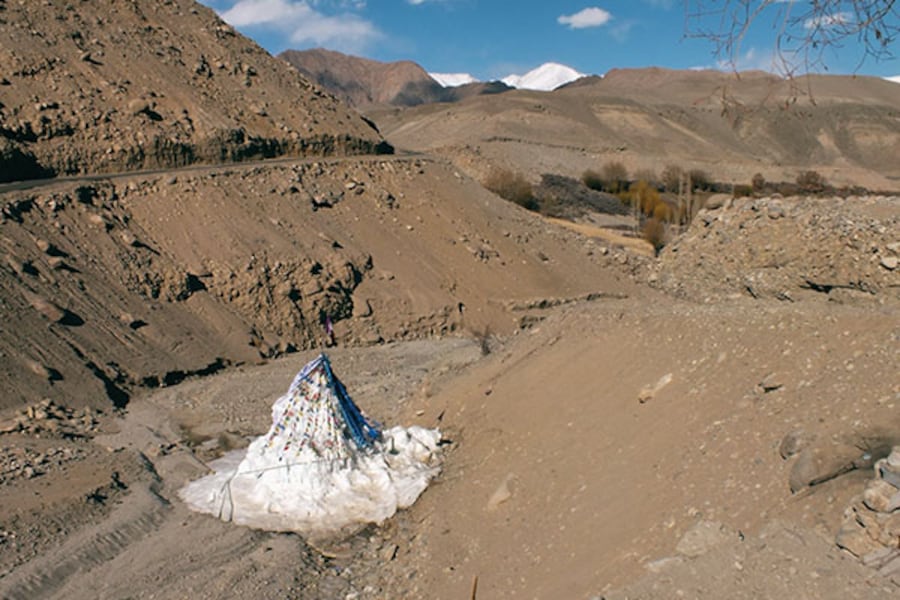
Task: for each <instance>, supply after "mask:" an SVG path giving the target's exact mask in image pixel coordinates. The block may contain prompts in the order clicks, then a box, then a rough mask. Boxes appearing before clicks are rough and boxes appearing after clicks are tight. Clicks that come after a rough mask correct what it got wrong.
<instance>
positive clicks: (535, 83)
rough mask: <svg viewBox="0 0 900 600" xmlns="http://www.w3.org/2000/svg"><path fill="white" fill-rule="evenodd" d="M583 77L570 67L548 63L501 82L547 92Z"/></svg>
mask: <svg viewBox="0 0 900 600" xmlns="http://www.w3.org/2000/svg"><path fill="white" fill-rule="evenodd" d="M584 76H585V75H584V73H579V72H578V71H576V70H575V69H573V68H572V67H567V66H566V65H561V64H559V63H552V62H549V63H544V64H542V65H541V66H539V67H538V68H536V69H533V70H531V71H528V72H527V73H525V74H524V75H509V76H508V77H504V78H503V79H502V80H501V81H503V83H505V84H506V85H508V86H511V87H514V88H519V89H523V90H538V91H543V92H549V91H551V90H555V89H556V88H558V87H559V86H561V85H564V84H566V83H569V82H571V81H575V80H576V79H580V78H582V77H584Z"/></svg>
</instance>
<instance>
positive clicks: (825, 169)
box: [370, 69, 900, 189]
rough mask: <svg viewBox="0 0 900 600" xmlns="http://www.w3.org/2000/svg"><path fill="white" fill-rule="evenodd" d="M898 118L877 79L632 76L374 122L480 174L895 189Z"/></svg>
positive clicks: (400, 141) (896, 97)
mask: <svg viewBox="0 0 900 600" xmlns="http://www.w3.org/2000/svg"><path fill="white" fill-rule="evenodd" d="M898 111H900V94H897V84H895V83H892V82H888V81H884V80H880V79H876V78H872V77H847V76H812V77H807V78H799V79H796V80H794V81H783V80H781V79H778V78H775V77H773V76H771V75H768V74H765V73H761V72H748V73H742V74H740V75H739V76H738V75H735V74H730V73H720V72H715V71H670V70H665V69H635V70H621V71H612V72H610V73H609V74H608V75H607V76H606V77H604V78H602V79H600V78H587V79H585V80H584V81H580V82H576V83H574V84H572V85H569V86H565V87H564V88H562V89H560V90H557V91H555V92H551V93H541V92H528V91H515V92H511V93H508V94H503V95H502V96H498V97H477V98H469V99H467V100H465V101H463V102H461V103H459V104H456V105H452V106H447V105H433V106H422V107H416V108H411V109H407V110H404V111H396V110H394V111H390V112H388V111H384V112H372V113H370V116H371V117H372V118H373V119H374V120H375V121H376V122H377V123H378V125H379V127H380V128H381V130H382V132H383V133H384V134H385V135H386V136H387V138H388V139H389V140H391V141H392V142H393V143H395V144H397V145H398V146H401V147H403V148H409V149H417V150H428V151H434V152H440V153H442V154H444V155H447V156H450V157H452V158H453V159H454V160H455V161H456V162H457V164H459V165H460V166H461V167H464V168H467V169H468V170H469V171H470V172H471V173H473V174H475V175H478V176H483V174H484V172H485V171H487V170H490V169H491V168H493V167H495V166H498V165H499V166H506V167H513V168H516V169H519V170H522V171H525V172H530V173H532V174H533V175H534V176H537V175H539V174H541V173H546V172H555V173H561V174H565V175H571V176H580V175H581V173H582V172H583V171H584V170H586V169H589V168H592V169H597V168H598V167H599V166H600V165H602V164H603V163H605V162H607V161H611V160H616V161H620V162H623V163H624V164H625V165H626V167H628V168H629V170H630V171H631V172H632V173H634V172H635V171H637V170H638V169H650V170H654V171H656V172H657V173H659V172H660V171H661V170H662V169H663V168H664V167H665V166H666V165H668V164H677V165H680V166H683V167H685V168H699V169H703V170H706V171H707V172H708V173H710V174H711V175H712V176H713V177H714V178H716V179H718V180H720V181H725V182H734V183H743V184H748V183H749V182H750V179H751V177H752V175H753V174H754V173H757V172H761V173H762V174H763V175H764V176H765V177H766V179H768V180H770V181H793V180H794V179H795V177H796V176H797V173H798V171H799V170H803V169H817V170H820V171H821V172H822V173H823V174H824V175H825V177H826V179H828V180H829V181H831V182H833V183H835V184H838V185H843V184H858V185H864V186H869V187H872V188H876V189H891V188H892V187H896V185H897V184H896V183H892V181H896V179H897V178H900V168H898V166H897V162H896V161H894V160H893V156H894V155H896V154H897V152H898V151H900V123H898V121H897V118H896V115H897V114H898Z"/></svg>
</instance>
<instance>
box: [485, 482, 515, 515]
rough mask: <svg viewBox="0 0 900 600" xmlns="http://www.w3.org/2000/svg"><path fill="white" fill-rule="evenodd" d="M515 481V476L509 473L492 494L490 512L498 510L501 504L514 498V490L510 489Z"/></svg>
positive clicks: (489, 502)
mask: <svg viewBox="0 0 900 600" xmlns="http://www.w3.org/2000/svg"><path fill="white" fill-rule="evenodd" d="M513 479H515V475H514V474H512V473H509V474H508V475H507V476H506V477H504V478H503V481H502V482H501V483H500V485H499V486H498V487H497V489H496V490H494V493H493V494H491V497H490V498H489V499H488V503H487V509H488V510H496V509H497V507H499V506H500V505H501V504H503V503H504V502H506V501H507V500H509V499H510V498H512V490H511V489H510V487H509V484H510V482H511V481H512V480H513Z"/></svg>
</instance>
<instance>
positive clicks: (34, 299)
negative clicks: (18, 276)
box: [22, 290, 66, 323]
mask: <svg viewBox="0 0 900 600" xmlns="http://www.w3.org/2000/svg"><path fill="white" fill-rule="evenodd" d="M22 295H23V296H24V297H25V300H26V301H27V302H28V304H30V305H31V307H32V308H33V309H35V310H36V311H38V312H39V313H41V314H42V315H44V317H46V318H47V320H49V321H52V322H54V323H58V322H60V321H62V320H63V319H64V318H65V316H66V311H64V310H63V309H62V308H60V307H59V306H57V305H56V304H54V303H53V302H51V301H49V300H47V299H46V298H44V297H43V296H39V295H37V294H34V293H32V292H29V291H27V290H23V291H22Z"/></svg>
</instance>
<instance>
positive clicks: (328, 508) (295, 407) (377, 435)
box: [179, 354, 441, 535]
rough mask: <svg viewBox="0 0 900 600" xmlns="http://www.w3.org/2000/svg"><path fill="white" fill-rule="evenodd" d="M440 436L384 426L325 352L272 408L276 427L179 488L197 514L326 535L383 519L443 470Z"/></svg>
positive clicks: (408, 502) (430, 431) (428, 431)
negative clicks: (353, 396) (362, 405)
mask: <svg viewBox="0 0 900 600" xmlns="http://www.w3.org/2000/svg"><path fill="white" fill-rule="evenodd" d="M439 442H440V432H439V431H437V430H433V429H424V428H422V427H408V428H404V427H394V428H391V429H388V430H383V431H382V430H381V428H380V426H379V425H378V424H377V423H374V422H373V421H371V420H369V419H367V418H366V417H365V415H363V413H362V411H360V409H359V408H358V407H357V406H356V404H354V403H353V400H352V399H351V398H350V395H349V394H348V393H347V390H346V388H345V387H344V385H343V384H342V383H341V382H340V380H339V379H338V378H337V377H336V376H335V374H334V373H333V372H332V370H331V363H330V362H329V360H328V357H327V356H326V355H324V354H320V355H319V356H318V357H317V358H316V359H315V360H313V361H312V362H310V363H309V364H307V365H306V366H305V367H303V369H302V370H301V371H300V373H298V374H297V376H296V377H295V378H294V381H293V383H292V384H291V387H290V389H289V390H288V392H287V394H285V395H284V396H282V397H280V398H279V399H278V400H276V402H275V404H273V405H272V427H271V428H270V429H269V432H268V433H266V434H265V435H263V436H261V437H258V438H257V439H256V440H254V441H253V442H252V443H251V444H250V446H248V447H247V449H246V450H238V451H234V452H231V453H229V454H226V455H225V456H223V457H222V458H220V459H218V460H216V461H214V462H212V463H210V467H211V468H212V469H213V470H214V471H215V472H214V473H213V474H211V475H208V476H206V477H203V478H201V479H198V480H196V481H193V482H191V483H189V484H187V485H186V486H185V487H183V488H181V490H180V491H179V496H180V497H181V499H182V500H184V502H185V503H186V504H187V505H188V506H189V507H190V508H191V509H193V510H196V511H198V512H203V513H208V514H211V515H214V516H216V517H219V518H220V519H222V520H225V521H233V522H235V523H238V524H240V525H246V526H249V527H255V528H258V529H266V530H270V531H297V532H302V533H309V534H317V535H321V534H328V533H331V532H335V531H339V530H342V529H345V528H351V527H353V526H356V525H360V524H364V523H379V522H381V521H384V520H385V519H387V518H389V517H390V516H392V515H393V514H394V513H395V512H396V511H397V509H398V508H405V507H408V506H410V505H412V503H413V502H415V501H416V498H418V497H419V494H421V493H422V492H423V491H424V490H425V488H426V487H427V486H428V482H429V481H430V480H431V478H432V477H434V476H435V475H436V474H437V473H438V471H439V470H440V460H441V456H440V447H439Z"/></svg>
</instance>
